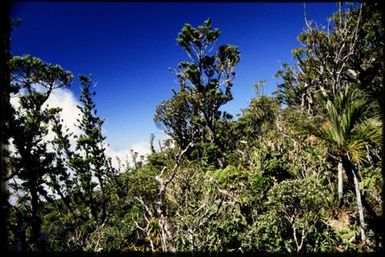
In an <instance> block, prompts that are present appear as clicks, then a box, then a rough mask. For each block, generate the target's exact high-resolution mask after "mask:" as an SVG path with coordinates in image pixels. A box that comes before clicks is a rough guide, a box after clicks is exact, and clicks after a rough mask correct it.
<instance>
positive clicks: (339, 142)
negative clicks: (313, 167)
mask: <svg viewBox="0 0 385 257" xmlns="http://www.w3.org/2000/svg"><path fill="white" fill-rule="evenodd" d="M374 108H375V107H374V106H373V104H372V103H371V102H370V101H369V100H368V98H366V97H365V96H363V95H362V92H360V91H359V90H357V89H352V88H349V87H347V88H346V89H345V90H344V91H343V92H341V93H339V94H338V95H337V96H336V97H332V98H331V99H329V100H327V103H326V110H327V114H328V117H327V119H326V121H325V123H324V124H323V125H322V127H320V128H317V127H311V126H310V127H308V131H309V132H310V133H311V134H313V135H315V136H317V137H318V138H319V139H321V140H323V141H324V142H325V143H326V144H327V145H328V146H329V147H330V154H331V155H332V156H333V157H334V158H335V159H336V161H337V162H338V180H339V182H338V187H339V189H338V192H339V197H340V198H341V197H342V168H343V169H344V170H345V172H346V174H347V176H348V177H349V179H350V181H351V182H352V183H354V188H355V194H356V201H357V208H358V213H359V218H360V230H361V239H362V242H364V241H365V219H364V212H363V205H362V199H361V198H362V195H361V192H360V188H359V178H358V176H357V170H356V169H357V165H358V164H361V163H362V162H363V161H364V160H365V158H366V156H367V153H366V146H367V145H370V144H379V143H380V138H381V131H380V121H379V119H378V117H377V116H376V112H375V109H374Z"/></svg>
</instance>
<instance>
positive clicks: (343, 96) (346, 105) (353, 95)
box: [303, 87, 381, 163]
mask: <svg viewBox="0 0 385 257" xmlns="http://www.w3.org/2000/svg"><path fill="white" fill-rule="evenodd" d="M325 107H326V110H327V113H328V116H327V121H326V122H325V123H324V124H323V125H322V126H320V127H316V126H315V125H313V124H307V125H306V126H304V128H303V131H307V133H309V134H312V135H314V136H316V137H318V138H319V139H321V140H323V141H324V142H325V143H327V144H328V145H329V146H330V147H331V150H332V151H333V152H337V153H338V154H339V155H346V156H349V157H350V159H351V160H352V161H353V162H355V163H361V162H362V161H363V160H364V158H365V156H366V145H367V144H370V143H373V144H378V143H380V142H381V122H380V120H379V118H378V117H377V116H376V114H375V112H374V111H373V110H374V108H373V106H372V103H371V102H370V101H369V99H367V98H366V97H365V96H364V94H363V92H362V91H359V90H357V89H352V88H349V87H347V88H346V89H345V90H344V91H342V92H340V93H339V94H338V95H337V96H335V97H331V98H330V99H329V100H327V102H326V106H325Z"/></svg>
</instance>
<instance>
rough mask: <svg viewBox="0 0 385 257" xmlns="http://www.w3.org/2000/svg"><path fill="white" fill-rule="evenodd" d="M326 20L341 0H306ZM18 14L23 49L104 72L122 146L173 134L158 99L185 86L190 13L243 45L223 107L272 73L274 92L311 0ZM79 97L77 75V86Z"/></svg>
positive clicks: (26, 7)
mask: <svg viewBox="0 0 385 257" xmlns="http://www.w3.org/2000/svg"><path fill="white" fill-rule="evenodd" d="M306 10H307V13H308V17H309V18H310V19H313V20H315V21H316V22H317V23H325V22H326V18H327V17H328V16H329V15H330V14H331V13H333V12H334V11H335V10H336V4H335V3H306ZM12 16H13V17H16V18H21V19H22V24H21V26H20V27H19V28H18V29H17V30H16V31H14V32H13V34H12V42H11V51H12V54H13V55H22V54H30V55H32V56H36V57H39V58H41V59H43V60H44V61H47V62H50V63H55V64H60V65H61V66H62V67H63V68H65V69H67V70H70V71H72V72H73V74H74V76H78V75H79V74H92V76H93V79H94V81H95V82H97V85H96V87H95V90H96V92H97V94H96V97H95V102H96V106H97V109H98V114H99V115H100V116H101V117H103V118H104V119H105V120H106V121H105V124H104V128H105V130H106V136H107V138H108V143H109V144H110V145H111V146H112V147H113V148H114V149H116V150H122V149H126V148H127V147H129V146H131V145H133V144H135V143H138V142H143V141H148V138H149V135H150V133H155V135H156V136H157V137H159V138H160V137H163V135H162V132H161V131H159V130H158V129H157V128H156V126H155V124H154V122H153V115H154V112H155V108H156V106H157V105H158V104H159V103H160V102H161V101H162V100H164V99H167V98H169V97H170V96H171V89H172V88H175V89H177V88H178V86H177V84H176V83H175V76H174V74H172V73H171V72H170V71H169V67H171V68H175V67H176V66H177V64H178V62H180V61H182V60H187V56H186V55H185V54H184V52H183V50H182V48H180V47H179V46H177V43H176V36H177V33H178V32H179V31H180V29H181V28H182V27H183V25H184V24H185V23H190V24H192V25H193V26H198V25H200V24H201V23H202V22H203V21H204V20H205V19H207V18H208V17H210V18H211V19H212V24H213V26H214V27H219V28H220V29H221V31H222V36H221V37H220V39H219V41H218V45H221V44H226V43H229V44H233V45H236V46H238V47H239V49H240V52H241V61H240V63H239V65H238V66H237V68H236V72H237V76H236V79H235V81H234V87H233V96H234V100H233V101H231V102H230V103H228V104H227V105H226V106H225V107H224V108H223V109H224V110H226V111H228V112H230V113H232V114H234V115H235V114H236V113H240V110H241V109H242V108H245V107H247V105H248V103H249V101H250V99H251V98H252V97H253V96H254V92H253V85H254V84H255V82H257V81H259V80H266V81H267V86H266V87H265V89H264V91H265V93H271V92H272V91H274V90H275V88H276V84H277V81H276V80H275V79H274V78H273V76H274V74H275V73H276V72H277V70H278V69H279V68H280V66H281V64H282V63H292V62H293V60H292V58H291V50H292V49H293V48H295V47H298V46H299V43H298V41H297V36H298V35H299V33H301V31H303V28H304V26H305V22H304V5H303V3H299V2H296V3H252V2H249V3H235V2H234V3H218V2H217V3H128V2H127V3H124V2H115V3H107V2H102V3H100V2H99V3H97V2H95V3H93V2H83V3H79V2H78V3H76V2H69V3H60V2H53V3H49V2H35V3H33V2H32V3H29V2H20V3H16V4H15V5H14V6H13V9H12ZM70 90H71V92H72V93H73V94H74V95H75V97H76V98H78V97H79V94H80V90H79V85H78V82H77V81H76V80H75V81H74V83H73V85H72V86H71V88H70Z"/></svg>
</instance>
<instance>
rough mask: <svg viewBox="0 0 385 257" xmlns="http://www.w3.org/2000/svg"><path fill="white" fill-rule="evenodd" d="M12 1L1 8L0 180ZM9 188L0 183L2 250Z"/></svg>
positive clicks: (3, 161)
mask: <svg viewBox="0 0 385 257" xmlns="http://www.w3.org/2000/svg"><path fill="white" fill-rule="evenodd" d="M10 7H11V1H9V0H5V1H1V8H0V19H1V21H0V23H1V26H0V71H1V72H0V74H1V75H0V178H3V177H5V176H7V175H8V174H7V173H8V171H7V169H6V167H7V158H6V157H7V145H8V138H9V134H8V133H9V130H8V131H7V129H6V125H7V124H8V121H10V120H11V117H10V116H11V112H10V108H9V107H10V100H9V99H10V98H9V95H10V86H9V67H8V59H9V35H10V30H11V28H10V27H11V26H10V20H9V17H10V9H11V8H10ZM7 220H8V187H7V182H3V181H0V249H7V247H8V244H7V242H8V225H7Z"/></svg>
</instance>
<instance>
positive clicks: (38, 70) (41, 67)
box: [10, 55, 72, 247]
mask: <svg viewBox="0 0 385 257" xmlns="http://www.w3.org/2000/svg"><path fill="white" fill-rule="evenodd" d="M10 69H11V86H12V87H13V88H14V89H16V90H18V92H19V94H20V102H19V104H20V106H19V108H18V110H16V111H17V112H16V114H15V116H14V120H13V122H11V128H12V139H13V144H14V146H15V148H16V152H17V154H15V155H14V156H13V158H12V162H13V163H14V165H15V168H16V171H17V173H16V174H17V177H18V178H19V179H21V180H22V181H24V182H23V184H22V189H23V190H24V191H26V192H29V194H30V201H31V211H32V221H31V223H32V238H31V242H32V243H38V242H37V241H38V240H39V238H40V236H41V232H40V226H41V218H40V215H39V211H40V196H45V195H46V191H45V189H44V187H43V185H44V183H45V181H44V176H45V175H46V174H48V173H49V172H50V171H51V168H52V165H51V164H52V161H53V158H54V156H53V153H52V152H49V151H48V150H47V142H46V140H45V137H46V136H47V134H48V131H49V130H48V124H49V121H50V120H51V119H52V118H53V115H55V113H57V112H58V111H59V110H58V109H57V108H48V107H45V106H44V104H45V103H46V101H47V100H48V98H49V96H50V94H51V92H52V90H54V89H57V88H62V87H66V86H68V85H69V84H70V82H71V80H72V74H71V73H70V72H68V71H65V70H63V69H62V68H61V67H60V66H59V65H51V64H47V63H45V62H43V61H42V60H40V59H38V58H34V57H31V56H28V55H26V56H22V57H13V58H12V59H11V61H10ZM37 246H38V247H39V244H37Z"/></svg>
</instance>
